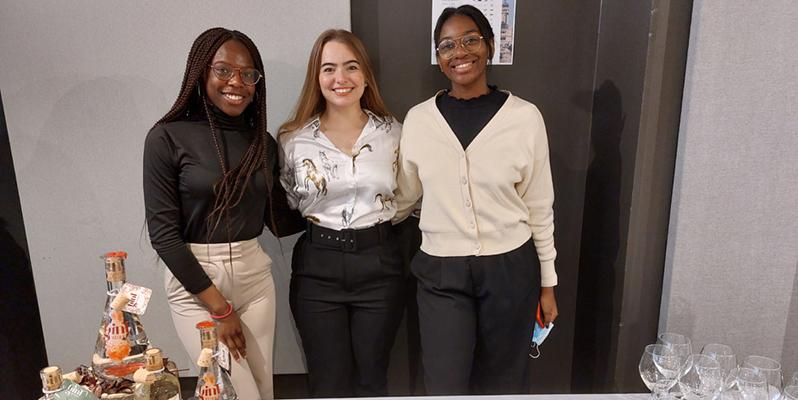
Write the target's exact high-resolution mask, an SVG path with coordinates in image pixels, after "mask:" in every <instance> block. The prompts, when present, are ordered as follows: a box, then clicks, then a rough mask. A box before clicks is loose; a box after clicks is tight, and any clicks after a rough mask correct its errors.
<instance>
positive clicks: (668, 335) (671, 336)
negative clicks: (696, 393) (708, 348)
mask: <svg viewBox="0 0 798 400" xmlns="http://www.w3.org/2000/svg"><path fill="white" fill-rule="evenodd" d="M657 341H658V343H660V344H664V345H665V346H667V347H669V348H671V349H672V350H673V351H675V352H676V355H677V357H678V358H679V362H680V365H681V368H680V370H679V377H680V376H682V375H684V373H685V372H687V370H688V369H689V368H690V365H688V364H687V363H688V361H689V358H690V355H692V354H693V346H692V342H691V341H690V338H689V337H687V336H685V335H682V334H679V333H673V332H665V333H660V334H659V336H657ZM677 378H678V377H677ZM673 395H674V396H675V397H677V398H681V397H682V394H681V393H680V392H679V388H678V387H676V391H675V392H674V393H673Z"/></svg>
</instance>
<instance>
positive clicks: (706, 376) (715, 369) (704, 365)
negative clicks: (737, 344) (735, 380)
mask: <svg viewBox="0 0 798 400" xmlns="http://www.w3.org/2000/svg"><path fill="white" fill-rule="evenodd" d="M687 364H688V365H689V368H688V369H687V371H686V372H685V373H684V374H683V375H682V376H681V377H679V390H680V391H681V393H682V394H683V395H684V398H685V399H689V400H693V399H695V400H705V399H706V400H712V399H715V398H717V397H718V396H720V391H721V388H722V387H723V378H724V373H723V370H722V369H721V367H720V363H718V361H717V360H715V359H714V358H712V357H710V356H708V355H705V354H693V355H690V357H689V360H688V362H687Z"/></svg>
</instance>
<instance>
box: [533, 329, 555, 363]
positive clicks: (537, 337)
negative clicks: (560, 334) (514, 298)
mask: <svg viewBox="0 0 798 400" xmlns="http://www.w3.org/2000/svg"><path fill="white" fill-rule="evenodd" d="M552 329H554V322H549V324H548V325H546V327H544V328H541V327H540V324H538V323H535V330H534V331H533V332H532V346H531V349H530V352H529V356H530V357H532V358H538V357H540V345H541V344H543V341H544V340H546V336H549V332H551V330H552Z"/></svg>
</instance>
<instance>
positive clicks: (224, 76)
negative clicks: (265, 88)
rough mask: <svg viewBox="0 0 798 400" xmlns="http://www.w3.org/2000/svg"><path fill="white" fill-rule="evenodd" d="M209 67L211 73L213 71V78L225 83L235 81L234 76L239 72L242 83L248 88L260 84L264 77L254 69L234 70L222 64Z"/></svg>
mask: <svg viewBox="0 0 798 400" xmlns="http://www.w3.org/2000/svg"><path fill="white" fill-rule="evenodd" d="M209 67H210V68H211V71H213V76H215V77H216V78H217V79H219V80H223V81H229V80H230V79H233V75H235V73H236V72H238V75H239V76H240V77H241V83H243V84H245V85H247V86H252V85H254V84H256V83H258V81H259V80H260V78H261V77H262V76H263V74H261V73H260V71H258V70H257V69H254V68H233V67H231V66H230V65H227V64H220V63H217V64H213V65H209Z"/></svg>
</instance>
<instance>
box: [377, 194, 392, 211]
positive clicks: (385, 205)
mask: <svg viewBox="0 0 798 400" xmlns="http://www.w3.org/2000/svg"><path fill="white" fill-rule="evenodd" d="M374 201H379V202H380V205H381V206H382V208H381V209H380V211H385V210H387V209H389V208H391V202H392V201H393V197H388V196H383V195H382V193H377V195H376V196H374Z"/></svg>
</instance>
